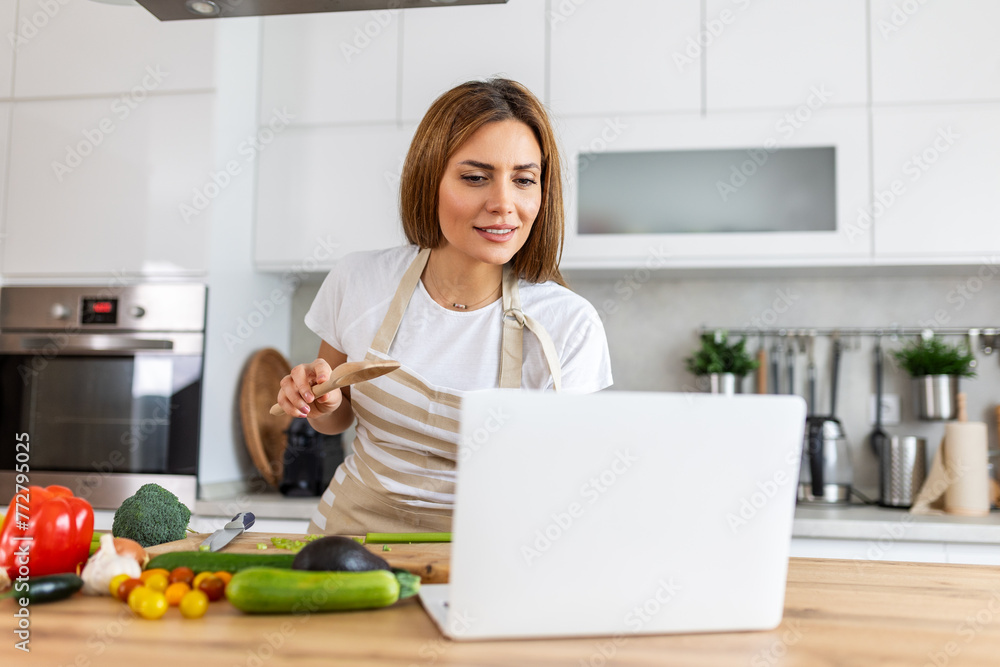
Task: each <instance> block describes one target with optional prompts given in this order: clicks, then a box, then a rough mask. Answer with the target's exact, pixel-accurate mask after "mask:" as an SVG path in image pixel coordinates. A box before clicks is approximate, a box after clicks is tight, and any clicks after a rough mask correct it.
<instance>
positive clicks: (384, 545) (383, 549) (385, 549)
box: [382, 544, 392, 551]
mask: <svg viewBox="0 0 1000 667" xmlns="http://www.w3.org/2000/svg"><path fill="white" fill-rule="evenodd" d="M382 551H392V549H391V548H390V547H389V545H388V544H383V545H382Z"/></svg>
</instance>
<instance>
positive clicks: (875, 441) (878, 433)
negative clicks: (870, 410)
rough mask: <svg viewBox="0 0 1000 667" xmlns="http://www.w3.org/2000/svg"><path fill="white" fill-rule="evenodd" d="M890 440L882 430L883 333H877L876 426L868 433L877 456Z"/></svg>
mask: <svg viewBox="0 0 1000 667" xmlns="http://www.w3.org/2000/svg"><path fill="white" fill-rule="evenodd" d="M888 442H889V434H888V433H886V432H885V431H883V430H882V334H876V335H875V428H874V429H872V432H871V433H870V434H869V435H868V444H869V445H871V448H872V451H873V452H874V453H875V456H881V453H882V448H883V447H884V446H886V444H887V443H888Z"/></svg>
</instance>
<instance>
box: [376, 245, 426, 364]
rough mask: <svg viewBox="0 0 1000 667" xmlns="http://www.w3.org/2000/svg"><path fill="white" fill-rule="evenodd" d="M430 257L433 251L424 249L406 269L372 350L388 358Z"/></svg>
mask: <svg viewBox="0 0 1000 667" xmlns="http://www.w3.org/2000/svg"><path fill="white" fill-rule="evenodd" d="M430 256H431V249H430V248H424V249H423V250H421V251H420V252H418V253H417V256H416V257H414V258H413V261H412V262H410V266H409V268H407V269H406V273H404V274H403V278H402V279H401V280H400V281H399V287H397V288H396V294H395V295H393V297H392V301H391V302H390V303H389V312H387V313H386V314H385V318H383V320H382V326H380V327H379V329H378V333H377V334H375V339H374V340H372V350H374V351H376V352H378V353H380V354H383V355H386V356H388V355H389V346H390V345H392V341H393V339H394V338H395V337H396V331H397V330H398V329H399V323H400V322H402V321H403V313H404V312H406V306H407V305H409V303H410V298H411V297H412V296H413V291H414V290H415V289H417V283H418V282H420V274H421V273H423V272H424V267H425V266H427V259H428V258H429V257H430Z"/></svg>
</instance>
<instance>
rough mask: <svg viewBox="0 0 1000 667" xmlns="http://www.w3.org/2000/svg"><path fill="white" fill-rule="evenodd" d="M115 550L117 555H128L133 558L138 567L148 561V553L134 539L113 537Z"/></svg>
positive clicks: (144, 565)
mask: <svg viewBox="0 0 1000 667" xmlns="http://www.w3.org/2000/svg"><path fill="white" fill-rule="evenodd" d="M115 551H117V552H118V555H119V556H130V557H132V558H134V559H135V562H137V563H138V564H139V567H141V568H145V567H146V563H148V562H149V554H147V553H146V550H145V549H143V548H142V545H141V544H139V543H138V542H136V541H135V540H130V539H128V538H127V537H116V538H115Z"/></svg>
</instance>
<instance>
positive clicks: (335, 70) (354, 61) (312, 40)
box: [260, 9, 435, 124]
mask: <svg viewBox="0 0 1000 667" xmlns="http://www.w3.org/2000/svg"><path fill="white" fill-rule="evenodd" d="M429 11H432V12H433V11H435V10H429ZM401 17H402V12H401V10H398V9H396V10H381V11H372V12H342V13H332V14H309V15H293V16H270V17H267V18H265V19H264V21H263V25H264V30H263V41H262V47H261V48H262V54H261V105H260V107H261V108H260V111H261V114H262V115H263V116H264V117H266V116H267V114H269V113H270V112H271V109H273V108H287V109H288V110H289V111H290V112H291V113H292V114H294V115H295V119H294V122H295V123H304V124H323V123H349V122H367V123H373V122H379V121H394V120H396V117H397V109H396V98H397V69H398V46H399V29H400V23H401V22H402V21H401Z"/></svg>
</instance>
